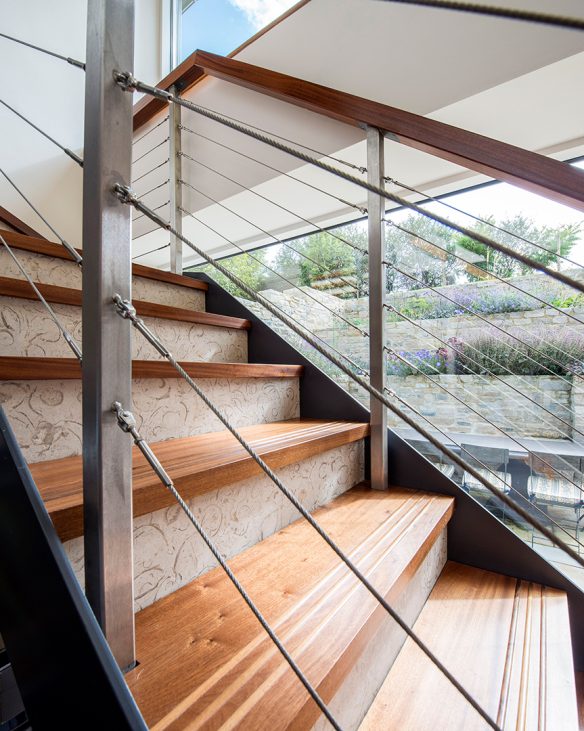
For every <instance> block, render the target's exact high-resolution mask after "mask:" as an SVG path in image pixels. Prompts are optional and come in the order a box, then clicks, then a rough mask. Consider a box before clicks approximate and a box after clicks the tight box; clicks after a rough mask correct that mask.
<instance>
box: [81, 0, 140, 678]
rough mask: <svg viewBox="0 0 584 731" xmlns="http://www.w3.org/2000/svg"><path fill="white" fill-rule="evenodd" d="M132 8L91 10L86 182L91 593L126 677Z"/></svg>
mask: <svg viewBox="0 0 584 731" xmlns="http://www.w3.org/2000/svg"><path fill="white" fill-rule="evenodd" d="M133 56H134V0H89V4H88V22H87V74H86V87H85V144H84V161H85V167H84V176H83V499H84V541H85V590H86V594H87V597H88V600H89V602H90V604H91V606H92V608H93V611H94V613H95V616H96V618H97V620H98V622H99V623H100V625H101V627H102V629H103V631H104V633H105V636H106V638H107V640H108V642H109V645H110V647H111V649H112V651H113V653H114V656H115V658H116V660H117V662H118V664H119V665H120V667H121V668H122V669H126V668H128V667H131V666H132V665H133V664H134V661H135V649H134V588H133V549H132V452H131V440H129V439H125V438H123V437H121V435H120V430H119V427H118V424H117V418H116V415H115V414H114V412H113V411H112V405H113V403H114V402H115V401H121V402H122V403H124V404H130V403H131V399H132V382H131V377H132V371H131V369H132V357H131V332H130V330H131V328H130V327H129V326H128V323H127V322H125V321H124V320H122V319H121V318H120V316H119V315H118V314H117V313H116V311H115V308H114V306H113V301H112V298H113V295H114V294H115V293H119V294H121V295H122V297H124V298H128V299H130V298H131V277H132V266H131V210H130V208H129V207H128V206H125V205H124V204H123V203H121V202H120V200H119V199H118V197H117V196H116V195H115V194H114V192H113V187H114V185H115V184H116V183H122V184H128V183H129V181H130V165H131V150H132V95H131V94H128V93H126V92H124V91H123V90H122V89H121V88H120V87H119V86H118V85H117V84H116V83H115V82H114V78H113V73H114V71H116V70H121V71H130V72H131V71H132V69H133Z"/></svg>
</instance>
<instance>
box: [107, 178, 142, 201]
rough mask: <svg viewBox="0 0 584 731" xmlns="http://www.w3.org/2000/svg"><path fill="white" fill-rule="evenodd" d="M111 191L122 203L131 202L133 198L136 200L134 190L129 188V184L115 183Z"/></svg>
mask: <svg viewBox="0 0 584 731" xmlns="http://www.w3.org/2000/svg"><path fill="white" fill-rule="evenodd" d="M113 192H114V193H115V194H116V195H117V197H118V198H119V199H120V200H121V202H122V203H133V202H134V201H135V200H137V198H136V196H135V195H134V191H133V190H132V189H131V188H130V186H129V185H122V184H121V183H116V184H115V185H114V187H113Z"/></svg>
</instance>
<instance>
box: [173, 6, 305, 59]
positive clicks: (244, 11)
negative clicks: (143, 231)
mask: <svg viewBox="0 0 584 731" xmlns="http://www.w3.org/2000/svg"><path fill="white" fill-rule="evenodd" d="M295 2H297V0H183V3H182V18H181V34H180V35H181V38H180V52H179V53H180V59H179V60H180V61H183V60H184V59H185V58H186V57H187V56H189V55H190V54H191V53H192V52H193V51H195V50H196V49H197V48H199V49H201V50H204V51H211V52H212V53H218V54H221V55H222V56H225V55H227V54H229V53H231V51H234V50H235V49H236V48H238V47H239V46H240V45H241V44H242V43H245V41H247V40H248V39H249V38H251V37H252V36H254V35H255V34H256V33H257V32H258V31H259V30H261V29H262V28H265V27H266V25H268V24H269V23H271V22H272V21H273V20H275V19H276V18H277V17H278V16H280V15H282V13H284V12H286V10H288V9H289V8H291V7H292V6H293V5H294V4H295Z"/></svg>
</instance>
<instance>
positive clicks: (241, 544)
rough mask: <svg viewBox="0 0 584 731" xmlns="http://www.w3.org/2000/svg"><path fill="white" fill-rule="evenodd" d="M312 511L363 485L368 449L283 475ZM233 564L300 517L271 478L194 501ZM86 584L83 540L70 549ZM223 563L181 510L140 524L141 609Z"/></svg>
mask: <svg viewBox="0 0 584 731" xmlns="http://www.w3.org/2000/svg"><path fill="white" fill-rule="evenodd" d="M278 474H279V476H280V477H281V479H282V481H283V482H284V484H285V485H286V486H287V487H289V488H290V490H291V491H292V492H293V493H294V494H295V495H296V496H297V497H298V498H299V499H300V501H301V502H302V504H303V505H304V507H306V508H307V509H309V510H313V509H314V508H316V507H318V506H320V505H324V504H325V503H328V502H329V501H330V500H332V499H333V498H334V497H336V496H338V495H340V494H342V493H343V492H345V491H346V490H348V489H350V488H351V487H353V485H355V484H356V483H358V482H360V481H361V480H362V479H363V443H362V442H356V443H352V444H347V445H344V446H342V447H338V448H336V449H331V450H330V451H328V452H325V453H323V454H320V455H316V456H314V457H311V458H309V459H306V460H303V461H301V462H297V463H296V464H293V465H289V466H288V467H284V468H282V469H281V470H279V471H278ZM189 505H190V507H191V508H192V509H193V512H194V513H195V515H196V517H197V518H198V519H200V520H201V522H202V524H203V527H204V528H205V529H206V530H207V532H208V533H209V535H210V536H211V538H212V539H213V541H214V542H215V544H216V545H217V547H218V548H219V550H220V551H221V553H222V554H223V555H224V556H225V557H226V558H232V557H233V556H235V555H237V554H238V553H241V552H242V551H244V550H245V549H247V548H250V547H251V546H253V545H255V544H256V543H257V542H258V541H261V540H263V539H264V538H267V537H268V536H270V535H272V534H273V533H275V532H276V531H278V530H280V529H281V528H284V527H285V526H287V525H289V524H290V523H292V522H293V521H294V520H297V519H298V518H299V517H300V516H299V514H298V513H297V511H296V510H295V509H294V508H293V507H292V506H291V505H290V503H289V502H288V501H287V500H286V498H285V497H284V496H283V495H282V493H281V492H280V491H279V490H278V489H277V488H276V487H275V486H274V484H273V483H272V482H271V480H269V479H268V478H267V477H265V476H263V475H262V476H258V477H254V478H250V479H248V480H243V481H241V482H237V483H234V484H233V485H230V486H227V487H222V488H220V489H218V490H214V491H213V492H210V493H207V494H205V495H201V496H199V497H196V498H194V499H193V500H191V501H190V503H189ZM65 550H66V552H67V554H68V556H69V558H70V560H71V562H72V564H73V568H74V569H75V573H76V575H77V578H78V579H79V581H80V583H81V584H82V585H83V538H75V539H73V540H72V541H68V542H67V543H65ZM215 566H216V563H215V560H214V558H213V556H212V555H211V553H210V552H209V551H208V549H207V548H206V546H205V545H204V544H203V542H202V540H201V538H200V537H199V536H198V534H197V533H196V531H195V529H194V527H193V526H192V525H191V523H190V522H189V521H188V519H187V518H186V516H185V514H184V513H183V512H182V510H181V509H180V508H179V507H178V506H172V507H170V508H166V509H165V510H158V511H156V512H155V513H150V514H149V515H144V516H142V517H140V518H136V520H135V521H134V576H135V608H136V611H138V610H140V609H143V608H144V607H146V606H148V605H149V604H152V603H153V602H154V601H156V600H157V599H161V598H162V597H164V596H166V595H167V594H170V593H172V592H173V591H176V590H177V589H179V588H180V587H181V586H185V585H186V584H188V583H189V582H190V581H192V580H193V579H195V578H196V577H197V576H200V575H201V574H203V573H205V572H207V571H209V570H210V569H212V568H215Z"/></svg>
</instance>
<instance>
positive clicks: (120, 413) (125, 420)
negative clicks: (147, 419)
mask: <svg viewBox="0 0 584 731" xmlns="http://www.w3.org/2000/svg"><path fill="white" fill-rule="evenodd" d="M112 411H113V412H114V414H115V415H116V417H117V419H118V424H119V426H120V428H121V429H122V431H125V432H129V433H131V432H133V431H134V430H135V429H136V417H135V416H134V414H132V412H131V411H126V410H125V409H124V407H123V406H122V404H121V403H120V402H119V401H114V403H113V404H112Z"/></svg>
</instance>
